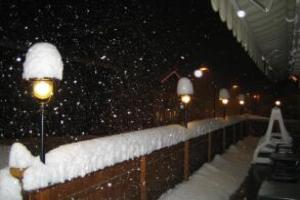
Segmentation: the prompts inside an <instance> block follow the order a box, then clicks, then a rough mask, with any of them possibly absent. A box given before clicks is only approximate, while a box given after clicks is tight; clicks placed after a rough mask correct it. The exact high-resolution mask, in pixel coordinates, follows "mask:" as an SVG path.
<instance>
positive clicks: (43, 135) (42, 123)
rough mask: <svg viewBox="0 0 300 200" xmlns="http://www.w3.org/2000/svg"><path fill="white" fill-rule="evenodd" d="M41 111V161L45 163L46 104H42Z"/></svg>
mask: <svg viewBox="0 0 300 200" xmlns="http://www.w3.org/2000/svg"><path fill="white" fill-rule="evenodd" d="M40 111H41V138H40V139H41V146H40V159H41V161H42V162H43V163H45V134H44V117H45V103H44V102H41V103H40Z"/></svg>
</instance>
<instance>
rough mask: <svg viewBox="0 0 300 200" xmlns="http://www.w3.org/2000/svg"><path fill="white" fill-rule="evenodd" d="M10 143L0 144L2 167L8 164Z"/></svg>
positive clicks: (0, 166) (0, 167)
mask: <svg viewBox="0 0 300 200" xmlns="http://www.w3.org/2000/svg"><path fill="white" fill-rule="evenodd" d="M9 150H10V146H9V145H0V169H2V168H4V167H7V166H8V158H9V156H8V155H9Z"/></svg>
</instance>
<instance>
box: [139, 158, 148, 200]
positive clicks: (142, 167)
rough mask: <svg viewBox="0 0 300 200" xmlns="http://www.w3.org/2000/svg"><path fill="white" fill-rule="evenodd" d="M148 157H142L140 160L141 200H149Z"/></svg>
mask: <svg viewBox="0 0 300 200" xmlns="http://www.w3.org/2000/svg"><path fill="white" fill-rule="evenodd" d="M146 164H147V163H146V156H142V157H141V158H140V170H141V173H140V193H141V200H147V185H146V173H147V171H146V170H147V168H146Z"/></svg>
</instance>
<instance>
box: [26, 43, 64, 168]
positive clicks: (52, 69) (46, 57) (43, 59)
mask: <svg viewBox="0 0 300 200" xmlns="http://www.w3.org/2000/svg"><path fill="white" fill-rule="evenodd" d="M62 75H63V62H62V58H61V55H60V53H59V51H58V50H57V48H56V47H55V46H54V45H53V44H50V43H47V42H40V43H36V44H34V45H33V46H31V47H30V48H29V50H28V52H27V54H26V59H25V62H24V63H23V75H22V76H23V79H25V80H27V81H30V82H31V83H32V95H33V97H34V98H36V99H37V100H38V101H39V103H40V112H41V130H40V132H41V133H40V134H41V144H40V159H41V161H42V162H43V163H45V147H44V141H45V136H44V111H45V104H46V103H48V102H49V101H50V99H51V97H52V96H53V91H54V81H55V80H61V79H62Z"/></svg>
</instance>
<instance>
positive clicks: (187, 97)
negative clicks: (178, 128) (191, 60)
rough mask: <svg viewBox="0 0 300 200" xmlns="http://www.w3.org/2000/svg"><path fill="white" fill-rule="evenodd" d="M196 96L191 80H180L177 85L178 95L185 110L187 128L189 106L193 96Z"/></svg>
mask: <svg viewBox="0 0 300 200" xmlns="http://www.w3.org/2000/svg"><path fill="white" fill-rule="evenodd" d="M193 94H194V87H193V84H192V82H191V80H190V79H188V78H185V77H183V78H180V79H179V80H178V83H177V95H178V96H179V97H180V100H181V102H182V106H183V110H184V122H183V123H184V126H185V127H187V123H188V111H187V106H188V103H189V102H190V101H191V96H192V95H193Z"/></svg>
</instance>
